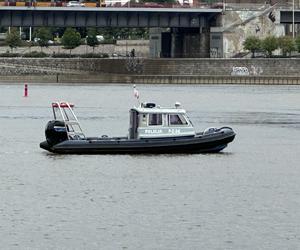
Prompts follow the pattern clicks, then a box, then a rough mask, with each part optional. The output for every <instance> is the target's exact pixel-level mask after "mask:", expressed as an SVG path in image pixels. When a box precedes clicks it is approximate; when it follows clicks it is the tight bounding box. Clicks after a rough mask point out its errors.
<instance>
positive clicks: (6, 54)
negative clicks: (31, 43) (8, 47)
mask: <svg viewBox="0 0 300 250" xmlns="http://www.w3.org/2000/svg"><path fill="white" fill-rule="evenodd" d="M0 57H20V54H19V53H9V52H5V53H1V54H0Z"/></svg>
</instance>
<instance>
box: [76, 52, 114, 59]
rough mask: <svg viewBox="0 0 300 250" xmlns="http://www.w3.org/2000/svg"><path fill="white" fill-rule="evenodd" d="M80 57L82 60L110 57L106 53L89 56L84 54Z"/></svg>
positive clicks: (90, 54) (89, 54)
mask: <svg viewBox="0 0 300 250" xmlns="http://www.w3.org/2000/svg"><path fill="white" fill-rule="evenodd" d="M80 57H81V58H107V57H109V55H108V54H106V53H98V54H93V53H88V54H82V55H80Z"/></svg>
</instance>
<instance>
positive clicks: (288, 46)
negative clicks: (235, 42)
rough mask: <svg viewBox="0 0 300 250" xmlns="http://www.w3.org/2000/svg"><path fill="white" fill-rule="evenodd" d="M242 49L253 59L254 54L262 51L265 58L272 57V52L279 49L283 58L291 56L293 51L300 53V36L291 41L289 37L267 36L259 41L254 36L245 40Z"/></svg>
mask: <svg viewBox="0 0 300 250" xmlns="http://www.w3.org/2000/svg"><path fill="white" fill-rule="evenodd" d="M243 45H244V49H245V50H248V51H250V52H251V53H252V57H255V52H258V51H263V52H264V53H265V55H266V56H267V57H273V52H274V50H276V49H281V53H282V56H283V57H287V56H291V54H292V52H293V51H296V50H297V51H298V52H300V36H299V37H297V38H296V39H293V38H292V37H290V36H282V37H274V36H268V37H266V38H264V39H260V38H258V37H255V36H250V37H248V38H246V40H245V42H244V44H243Z"/></svg>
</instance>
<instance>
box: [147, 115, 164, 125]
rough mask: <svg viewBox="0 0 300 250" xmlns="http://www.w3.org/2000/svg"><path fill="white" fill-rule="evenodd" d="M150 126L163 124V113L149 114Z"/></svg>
mask: <svg viewBox="0 0 300 250" xmlns="http://www.w3.org/2000/svg"><path fill="white" fill-rule="evenodd" d="M148 125H149V126H158V125H162V114H149V122H148Z"/></svg>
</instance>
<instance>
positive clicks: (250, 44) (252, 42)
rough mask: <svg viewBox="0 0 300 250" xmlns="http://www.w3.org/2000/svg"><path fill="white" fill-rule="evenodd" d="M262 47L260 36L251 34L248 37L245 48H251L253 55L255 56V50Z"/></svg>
mask: <svg viewBox="0 0 300 250" xmlns="http://www.w3.org/2000/svg"><path fill="white" fill-rule="evenodd" d="M260 48H261V41H260V40H259V38H258V37H255V36H249V37H247V38H246V40H245V42H244V49H246V50H249V51H250V52H251V53H252V57H254V55H255V52H256V51H258V50H259V49H260Z"/></svg>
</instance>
